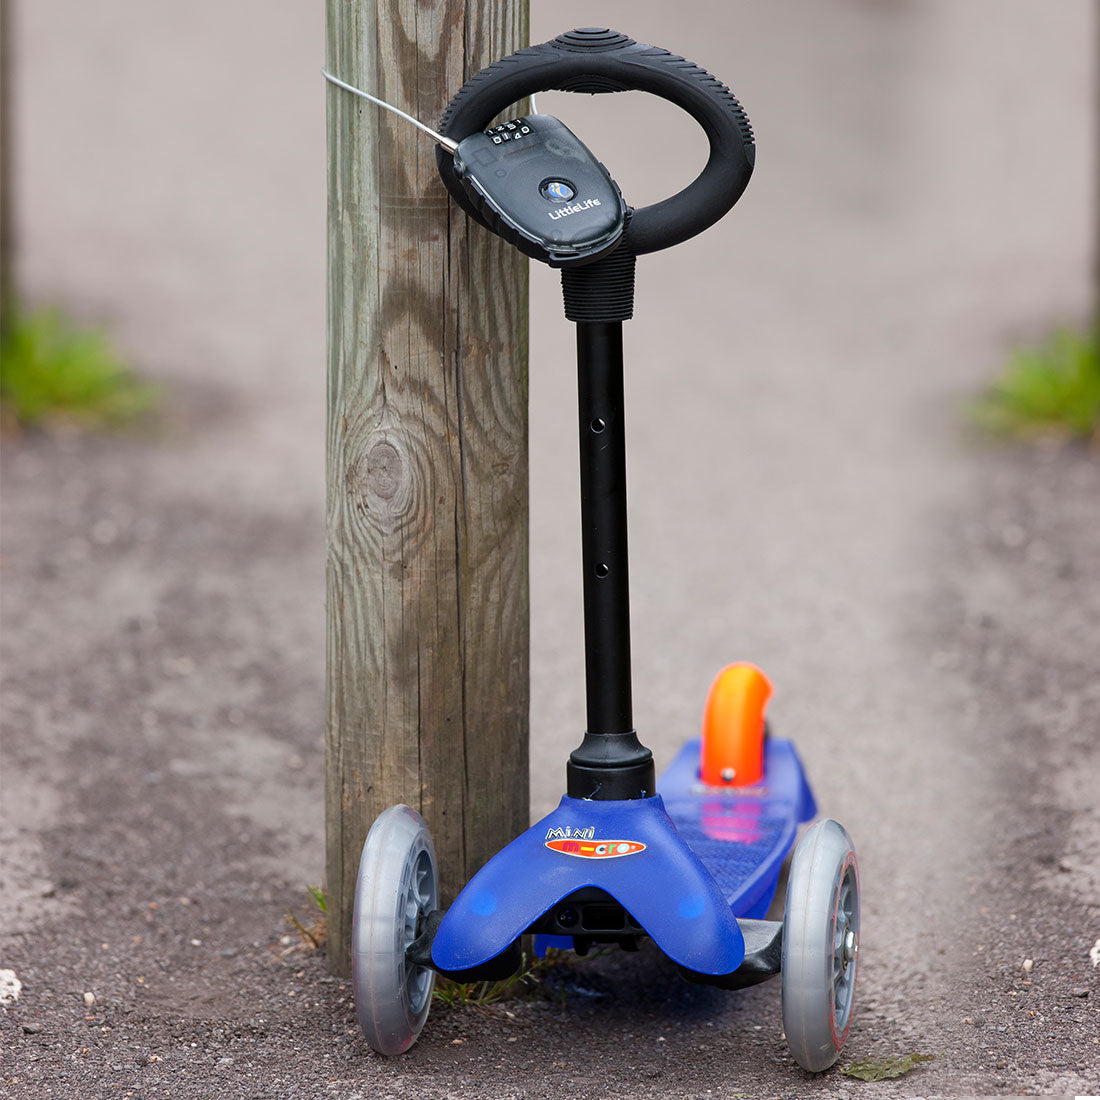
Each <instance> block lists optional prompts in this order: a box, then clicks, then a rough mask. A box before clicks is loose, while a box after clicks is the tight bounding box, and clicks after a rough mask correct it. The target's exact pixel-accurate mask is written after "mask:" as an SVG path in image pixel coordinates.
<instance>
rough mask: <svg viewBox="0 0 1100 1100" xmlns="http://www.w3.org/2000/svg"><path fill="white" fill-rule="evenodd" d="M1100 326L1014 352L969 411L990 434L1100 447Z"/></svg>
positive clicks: (1061, 333)
mask: <svg viewBox="0 0 1100 1100" xmlns="http://www.w3.org/2000/svg"><path fill="white" fill-rule="evenodd" d="M1098 345H1100V327H1097V328H1094V329H1092V330H1090V331H1088V332H1086V333H1077V332H1072V331H1069V330H1066V329H1063V330H1061V331H1059V332H1056V333H1054V334H1053V335H1052V336H1051V337H1050V338H1049V339H1048V340H1047V341H1046V342H1045V343H1044V344H1042V345H1040V346H1039V347H1036V348H1025V349H1021V350H1019V351H1017V352H1016V353H1015V354H1014V355H1013V356H1012V358H1011V359H1010V360H1009V363H1008V365H1007V367H1006V368H1005V371H1004V373H1003V374H1002V375H1001V377H1000V378H999V379H998V380H997V381H996V382H994V383H993V385H992V386H991V387H990V389H989V391H988V393H986V395H985V396H984V397H983V398H982V399H980V400H979V401H978V402H977V403H976V404H975V405H974V407H973V410H972V411H973V416H974V419H975V420H976V421H977V423H978V424H979V425H981V426H982V427H984V428H986V429H987V430H988V431H990V432H992V433H993V434H994V435H998V436H1002V437H1013V438H1034V437H1038V436H1042V435H1056V436H1064V437H1069V438H1076V439H1086V440H1090V439H1091V440H1093V441H1097V442H1100V346H1098Z"/></svg>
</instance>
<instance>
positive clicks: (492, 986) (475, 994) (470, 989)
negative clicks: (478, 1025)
mask: <svg viewBox="0 0 1100 1100" xmlns="http://www.w3.org/2000/svg"><path fill="white" fill-rule="evenodd" d="M567 955H568V952H565V951H558V950H557V949H556V948H553V947H551V948H550V949H549V950H548V951H547V952H546V955H545V956H544V957H543V958H541V959H539V958H534V959H532V960H531V961H530V963H528V961H527V954H526V952H524V955H523V962H522V963H521V964H520V968H519V970H517V971H516V973H515V974H513V975H512V976H511V977H509V978H504V979H502V980H501V981H499V982H455V981H451V979H450V978H437V979H436V983H435V992H434V993H433V994H432V996H433V997H434V998H435V1000H437V1001H438V1002H439V1003H440V1004H443V1005H446V1006H447V1007H448V1008H485V1007H487V1006H488V1005H493V1004H496V1003H497V1002H499V1001H503V1000H507V999H509V998H511V997H516V996H520V995H522V994H524V993H530V992H532V991H533V990H534V989H535V987H536V986H538V984H539V982H541V981H542V979H543V978H544V977H545V976H546V975H547V974H548V973H549V972H550V971H551V970H554V969H556V968H557V967H558V966H559V965H561V963H562V961H563V960H564V958H565V957H566V956H567Z"/></svg>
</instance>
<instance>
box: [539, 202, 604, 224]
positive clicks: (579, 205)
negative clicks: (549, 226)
mask: <svg viewBox="0 0 1100 1100" xmlns="http://www.w3.org/2000/svg"><path fill="white" fill-rule="evenodd" d="M599 205H600V200H599V199H585V200H584V202H575V203H573V204H572V205H571V206H561V207H559V208H558V209H557V210H547V212H546V214H547V217H550V218H553V219H555V221H556V220H557V219H558V218H564V217H566V216H567V215H569V214H579V213H580V212H581V211H582V210H588V209H589V208H591V207H593V206H599Z"/></svg>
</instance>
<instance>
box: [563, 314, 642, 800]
mask: <svg viewBox="0 0 1100 1100" xmlns="http://www.w3.org/2000/svg"><path fill="white" fill-rule="evenodd" d="M577 380H578V395H579V404H580V417H579V424H580V457H581V532H582V557H583V562H584V649H585V686H586V695H587V716H588V728H587V731H586V733H585V736H584V741H583V743H582V744H581V745H580V746H579V747H578V748H577V749H576V750H575V751H574V752H573V754H572V755H571V756H570V758H569V765H568V768H567V778H568V791H569V794H570V796H571V797H573V798H587V799H600V800H605V799H631V798H646V797H650V796H652V795H653V793H654V786H655V777H654V767H653V754H652V753H651V752H650V750H649V749H647V748H645V747H644V746H643V745H641V744H640V743H639V741H638V735H637V733H636V732H635V730H634V719H633V714H632V703H631V685H630V584H629V570H628V566H627V526H626V425H625V417H624V403H623V326H622V322H621V321H584V322H579V323H578V324H577Z"/></svg>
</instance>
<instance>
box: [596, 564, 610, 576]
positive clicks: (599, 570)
mask: <svg viewBox="0 0 1100 1100" xmlns="http://www.w3.org/2000/svg"><path fill="white" fill-rule="evenodd" d="M610 572H611V570H610V568H609V567H608V566H607V564H606V563H605V562H602V561H601V562H600V563H599V564H598V565H597V566H596V576H597V577H599V578H600V579H601V580H602V579H603V578H604V577H606V576H607V574H608V573H610Z"/></svg>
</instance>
